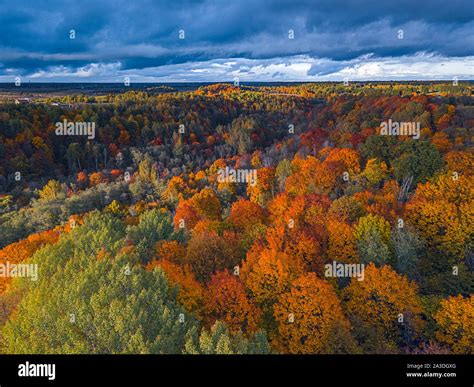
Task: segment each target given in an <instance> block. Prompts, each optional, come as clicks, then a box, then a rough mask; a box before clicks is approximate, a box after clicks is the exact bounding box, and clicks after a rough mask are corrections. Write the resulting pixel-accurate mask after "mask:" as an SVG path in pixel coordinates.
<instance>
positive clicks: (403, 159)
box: [392, 141, 444, 184]
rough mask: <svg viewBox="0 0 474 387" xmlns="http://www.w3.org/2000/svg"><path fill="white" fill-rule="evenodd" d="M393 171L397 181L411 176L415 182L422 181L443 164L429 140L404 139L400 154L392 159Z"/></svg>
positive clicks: (441, 158)
mask: <svg viewBox="0 0 474 387" xmlns="http://www.w3.org/2000/svg"><path fill="white" fill-rule="evenodd" d="M392 165H393V171H394V174H395V177H396V178H397V180H398V181H402V180H403V179H404V178H407V177H413V179H414V180H413V181H414V183H415V184H417V183H418V182H421V183H424V182H426V180H427V179H428V178H429V177H431V176H433V175H434V174H435V173H436V172H438V171H439V170H440V169H441V168H443V166H444V160H443V157H442V156H441V154H440V153H439V152H438V150H437V149H436V148H435V147H434V145H433V144H431V143H430V142H429V141H405V142H404V143H403V145H402V146H401V155H400V157H399V158H398V159H396V160H394V161H393V163H392Z"/></svg>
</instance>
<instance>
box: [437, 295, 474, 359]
mask: <svg viewBox="0 0 474 387" xmlns="http://www.w3.org/2000/svg"><path fill="white" fill-rule="evenodd" d="M434 319H435V321H436V323H437V324H438V326H437V331H436V338H437V339H438V340H439V341H440V342H441V343H442V344H445V345H447V346H449V348H451V350H452V351H453V352H454V353H459V354H472V353H474V296H473V295H471V296H469V297H466V298H464V297H463V296H461V295H458V296H455V297H449V298H447V299H445V300H442V301H441V308H440V310H439V311H438V312H437V313H436V314H435V315H434Z"/></svg>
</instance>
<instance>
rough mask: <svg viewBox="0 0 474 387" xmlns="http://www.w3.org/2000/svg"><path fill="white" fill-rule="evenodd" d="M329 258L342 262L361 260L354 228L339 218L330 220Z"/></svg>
mask: <svg viewBox="0 0 474 387" xmlns="http://www.w3.org/2000/svg"><path fill="white" fill-rule="evenodd" d="M328 234H329V246H328V254H327V255H328V259H329V260H331V261H337V262H342V263H355V262H358V261H359V256H358V253H357V243H356V240H355V237H354V230H353V229H352V227H351V226H350V225H348V224H347V223H345V222H340V221H338V220H330V221H329V222H328Z"/></svg>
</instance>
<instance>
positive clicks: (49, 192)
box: [38, 180, 62, 201]
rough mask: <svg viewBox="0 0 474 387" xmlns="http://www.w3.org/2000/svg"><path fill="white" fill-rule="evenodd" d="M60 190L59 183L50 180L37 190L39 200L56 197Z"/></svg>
mask: <svg viewBox="0 0 474 387" xmlns="http://www.w3.org/2000/svg"><path fill="white" fill-rule="evenodd" d="M61 191H62V189H61V184H60V183H59V182H58V181H56V180H50V181H48V183H47V184H46V185H45V186H44V187H43V189H42V190H40V191H39V192H38V194H39V198H40V200H44V201H47V200H53V199H56V198H58V197H59V195H60V194H61Z"/></svg>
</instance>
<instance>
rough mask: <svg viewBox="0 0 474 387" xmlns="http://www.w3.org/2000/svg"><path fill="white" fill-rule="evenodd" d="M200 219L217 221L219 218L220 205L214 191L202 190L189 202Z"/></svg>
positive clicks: (209, 189)
mask: <svg viewBox="0 0 474 387" xmlns="http://www.w3.org/2000/svg"><path fill="white" fill-rule="evenodd" d="M189 203H190V205H191V206H193V207H194V208H195V209H196V212H197V213H198V215H199V216H200V217H201V218H204V219H210V220H218V219H220V216H221V203H220V201H219V198H218V197H217V195H216V193H215V192H214V190H212V189H211V188H204V189H203V190H202V191H200V192H198V193H197V194H195V195H194V196H193V197H192V198H191V199H190V201H189Z"/></svg>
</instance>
